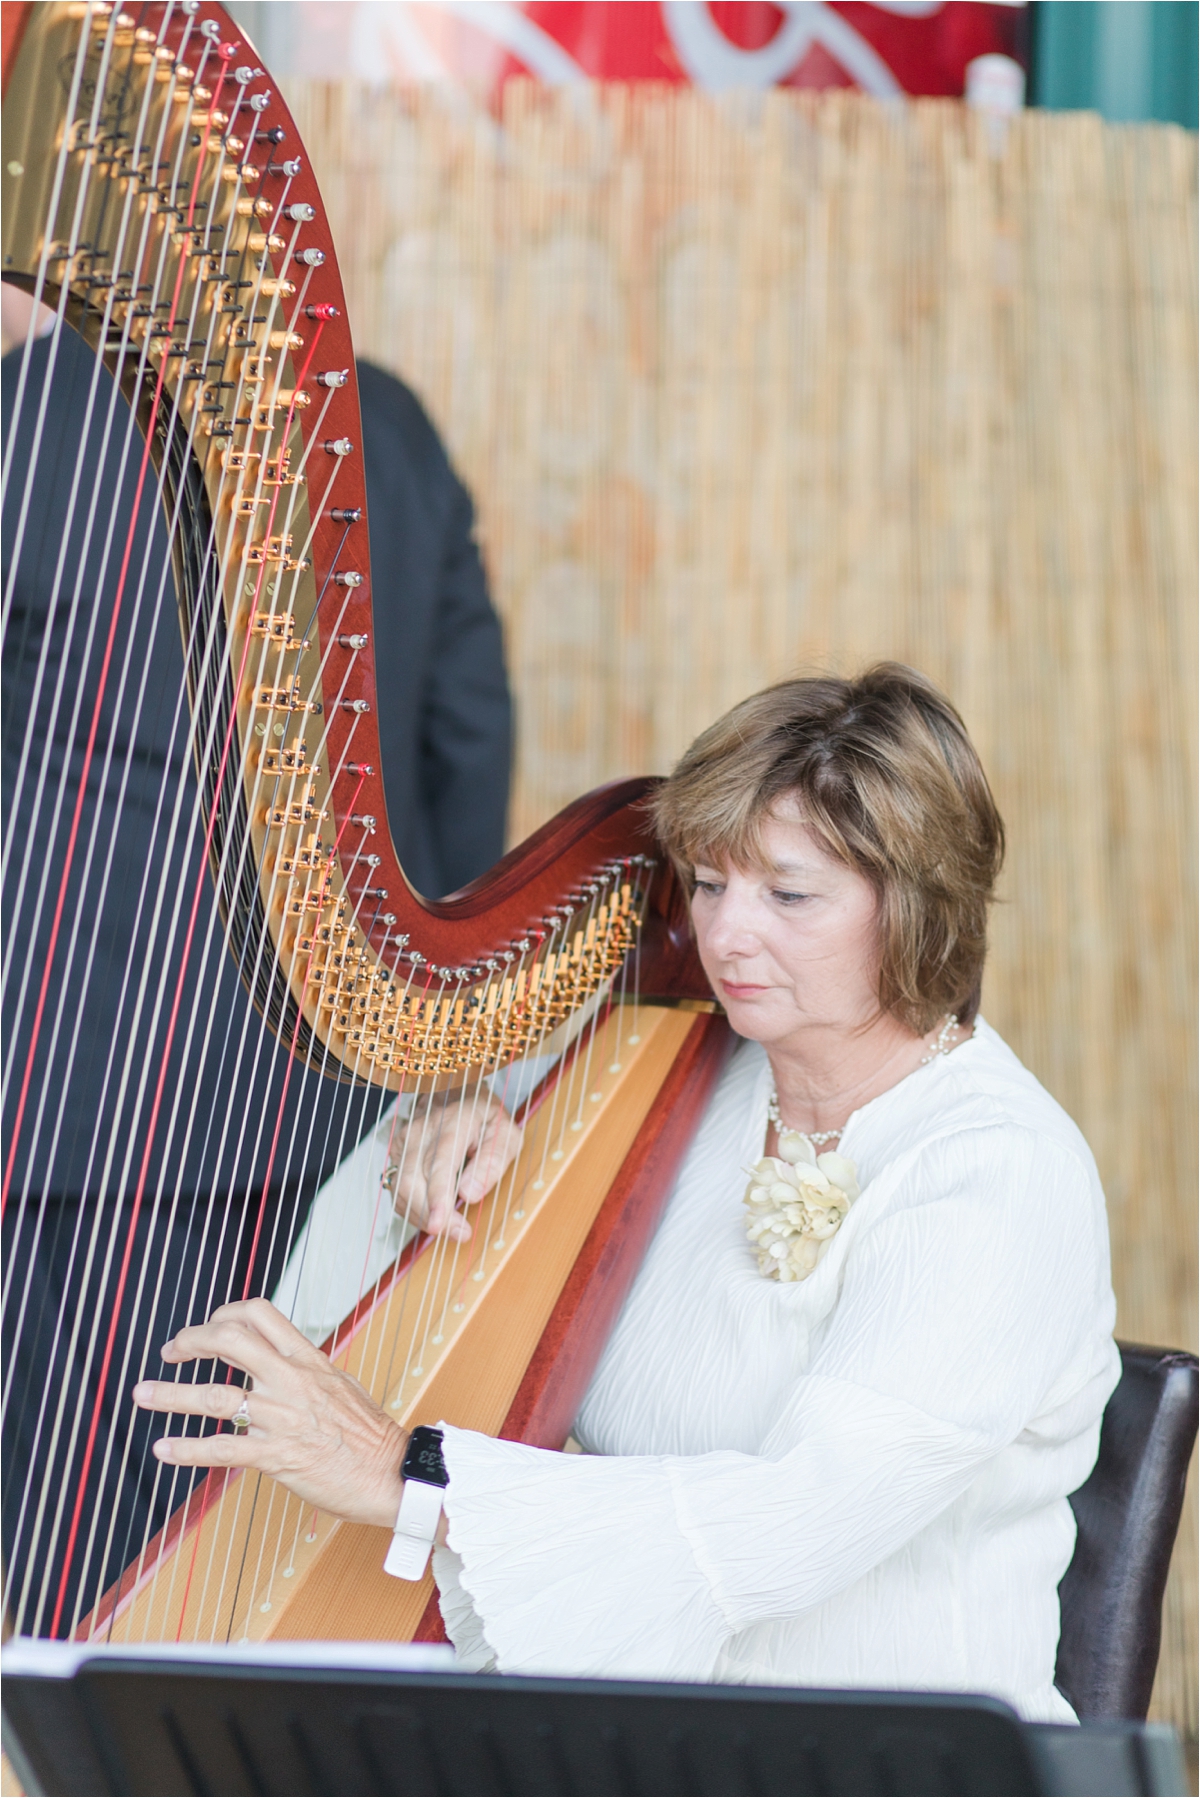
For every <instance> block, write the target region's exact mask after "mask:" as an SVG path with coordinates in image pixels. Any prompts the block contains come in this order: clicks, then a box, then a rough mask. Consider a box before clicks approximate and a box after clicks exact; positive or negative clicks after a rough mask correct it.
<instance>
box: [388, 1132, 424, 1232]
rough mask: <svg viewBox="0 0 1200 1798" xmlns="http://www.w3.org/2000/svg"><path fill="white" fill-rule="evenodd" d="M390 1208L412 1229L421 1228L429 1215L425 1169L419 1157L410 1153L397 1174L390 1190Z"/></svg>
mask: <svg viewBox="0 0 1200 1798" xmlns="http://www.w3.org/2000/svg"><path fill="white" fill-rule="evenodd" d="M392 1210H393V1211H394V1212H395V1213H396V1216H397V1217H399V1218H403V1220H404V1222H405V1223H406V1224H411V1225H412V1226H413V1228H414V1229H417V1230H423V1229H424V1228H425V1220H426V1218H427V1217H428V1215H429V1195H428V1189H427V1187H426V1183H425V1170H424V1168H423V1167H422V1166H421V1161H420V1157H419V1156H418V1155H417V1154H416V1153H415V1151H414V1152H412V1153H410V1154H409V1156H408V1158H407V1160H406V1161H405V1163H404V1165H403V1166H402V1167H401V1169H400V1172H399V1174H398V1175H397V1176H396V1184H395V1186H394V1188H393V1192H392Z"/></svg>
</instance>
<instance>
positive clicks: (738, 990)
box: [720, 980, 770, 999]
mask: <svg viewBox="0 0 1200 1798" xmlns="http://www.w3.org/2000/svg"><path fill="white" fill-rule="evenodd" d="M720 987H721V991H722V992H723V993H725V994H726V995H727V996H728V997H729V998H730V999H753V997H754V995H755V993H765V992H768V991H769V990H770V989H769V988H768V987H765V986H749V985H747V984H746V983H745V982H744V981H740V980H722V981H721V982H720Z"/></svg>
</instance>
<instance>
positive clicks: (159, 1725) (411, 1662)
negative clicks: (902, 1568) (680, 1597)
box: [3, 1643, 1186, 1798]
mask: <svg viewBox="0 0 1200 1798" xmlns="http://www.w3.org/2000/svg"><path fill="white" fill-rule="evenodd" d="M445 1654H446V1651H445V1650H442V1651H438V1650H436V1649H433V1650H430V1649H401V1648H397V1649H392V1648H390V1647H388V1646H387V1645H385V1644H381V1643H363V1644H330V1643H304V1644H279V1645H276V1644H270V1645H265V1646H263V1647H262V1648H257V1649H254V1650H252V1651H249V1652H247V1651H242V1652H239V1651H237V1650H232V1651H231V1650H207V1651H206V1650H202V1649H201V1650H197V1649H194V1648H189V1649H178V1650H174V1651H169V1650H159V1649H157V1648H155V1649H153V1650H148V1649H147V1650H126V1651H124V1652H122V1651H107V1652H106V1651H103V1650H101V1651H97V1650H96V1649H95V1648H92V1647H86V1646H83V1645H74V1644H65V1643H64V1644H57V1643H54V1644H51V1643H42V1644H14V1645H12V1646H11V1647H10V1648H9V1649H6V1650H5V1653H4V1657H3V1660H4V1673H5V1679H4V1719H5V1735H6V1746H7V1748H8V1752H9V1755H10V1758H11V1759H12V1761H13V1763H14V1765H15V1767H16V1771H17V1773H18V1776H19V1777H20V1778H21V1779H22V1782H23V1783H24V1784H25V1788H26V1791H27V1792H29V1793H31V1794H32V1793H37V1792H44V1793H64V1794H70V1795H71V1798H80V1795H81V1794H92V1793H97V1794H109V1793H139V1794H140V1793H146V1794H153V1795H154V1798H163V1795H165V1794H171V1793H219V1794H222V1795H231V1794H240V1793H280V1794H286V1795H288V1798H294V1795H295V1794H298V1793H310V1792H315V1793H346V1794H351V1795H355V1798H361V1795H363V1794H368V1793H370V1794H393V1793H447V1794H450V1793H464V1794H472V1795H477V1794H483V1793H519V1794H535V1793H555V1794H561V1793H602V1794H608V1793H668V1794H681V1793H716V1794H721V1795H722V1798H725V1795H728V1794H733V1793H788V1794H800V1793H852V1794H859V1795H861V1794H871V1793H883V1792H887V1793H917V1794H923V1795H929V1794H935V1793H948V1794H954V1795H955V1798H965V1795H968V1794H976V1793H980V1794H982V1793H1001V1794H1013V1795H1016V1794H1025V1793H1031V1794H1032V1793H1102V1794H1105V1795H1106V1798H1113V1795H1115V1794H1121V1793H1182V1792H1183V1791H1185V1789H1186V1787H1185V1784H1184V1779H1183V1768H1182V1763H1181V1760H1180V1755H1179V1748H1178V1743H1177V1741H1176V1738H1175V1736H1174V1732H1173V1731H1171V1730H1168V1729H1162V1728H1155V1727H1153V1726H1150V1727H1146V1726H1144V1725H1137V1724H1128V1725H1122V1724H1115V1725H1114V1724H1099V1725H1086V1726H1084V1727H1082V1728H1079V1729H1075V1728H1056V1727H1054V1726H1052V1725H1050V1726H1047V1725H1036V1724H1035V1725H1028V1724H1023V1723H1021V1722H1020V1721H1019V1720H1018V1718H1017V1717H1016V1715H1015V1713H1014V1712H1013V1711H1011V1710H1010V1709H1009V1708H1008V1707H1007V1706H1006V1705H1004V1704H1001V1703H999V1702H997V1701H996V1700H995V1699H989V1698H975V1697H963V1696H958V1695H941V1694H937V1693H862V1692H815V1691H807V1690H806V1691H796V1690H792V1689H786V1688H767V1689H761V1688H751V1687H745V1686H673V1685H651V1684H642V1683H635V1682H616V1681H612V1682H609V1681H601V1680H570V1679H527V1678H513V1677H501V1676H496V1675H489V1674H465V1673H459V1672H456V1671H455V1670H454V1668H453V1666H451V1665H449V1664H447V1661H446V1660H445V1658H443V1657H444V1656H445ZM55 1662H57V1667H55V1665H54V1663H55ZM322 1663H323V1664H322Z"/></svg>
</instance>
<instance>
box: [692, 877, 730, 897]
mask: <svg viewBox="0 0 1200 1798" xmlns="http://www.w3.org/2000/svg"><path fill="white" fill-rule="evenodd" d="M724 890H725V889H724V887H723V886H722V883H721V882H720V881H719V880H697V881H694V882H693V883H692V891H693V892H696V893H707V895H708V896H709V898H710V899H711V898H713V897H715V896H716V895H717V894H718V893H722V892H723V891H724Z"/></svg>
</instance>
